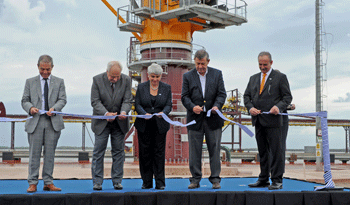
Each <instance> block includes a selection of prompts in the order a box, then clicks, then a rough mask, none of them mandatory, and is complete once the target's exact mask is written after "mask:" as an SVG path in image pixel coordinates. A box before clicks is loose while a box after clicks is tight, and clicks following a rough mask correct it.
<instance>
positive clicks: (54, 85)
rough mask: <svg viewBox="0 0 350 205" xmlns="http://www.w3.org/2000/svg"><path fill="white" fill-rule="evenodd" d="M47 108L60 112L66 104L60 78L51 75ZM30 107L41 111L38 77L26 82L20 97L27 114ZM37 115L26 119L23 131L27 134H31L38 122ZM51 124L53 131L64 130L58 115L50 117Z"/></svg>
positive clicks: (63, 87) (40, 92)
mask: <svg viewBox="0 0 350 205" xmlns="http://www.w3.org/2000/svg"><path fill="white" fill-rule="evenodd" d="M48 101H49V108H54V109H55V111H58V112H61V111H62V108H63V107H64V106H65V105H66V103H67V97H66V89H65V86H64V81H63V79H61V78H58V77H55V76H53V75H51V79H50V85H49V99H48ZM31 107H35V108H38V109H41V107H42V90H41V82H40V75H38V76H35V77H33V78H29V79H27V80H26V84H25V87H24V92H23V97H22V108H23V109H24V110H25V111H26V112H27V113H28V114H29V115H31V114H30V112H29V110H30V108H31ZM39 117H40V115H39V114H35V115H34V116H33V118H31V119H28V120H27V121H26V124H25V131H26V132H27V133H33V132H34V130H35V128H36V126H37V124H38V121H39ZM51 123H52V126H53V129H54V130H55V131H60V130H62V129H64V124H63V118H62V116H60V115H53V116H51Z"/></svg>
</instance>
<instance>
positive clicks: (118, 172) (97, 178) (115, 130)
mask: <svg viewBox="0 0 350 205" xmlns="http://www.w3.org/2000/svg"><path fill="white" fill-rule="evenodd" d="M109 136H111V146H112V151H111V152H112V159H113V163H112V169H111V177H112V182H113V184H116V183H121V182H122V179H123V173H124V170H123V168H124V159H125V152H124V146H125V143H124V137H125V134H124V133H123V132H122V131H121V129H120V127H119V125H118V122H117V121H116V120H115V121H113V122H109V123H108V124H107V126H106V128H105V129H104V130H103V132H102V133H101V134H100V135H96V134H95V145H94V151H93V155H92V163H91V173H92V181H93V183H94V184H102V183H103V176H104V173H103V171H104V166H103V165H104V156H105V152H106V148H107V143H108V138H109Z"/></svg>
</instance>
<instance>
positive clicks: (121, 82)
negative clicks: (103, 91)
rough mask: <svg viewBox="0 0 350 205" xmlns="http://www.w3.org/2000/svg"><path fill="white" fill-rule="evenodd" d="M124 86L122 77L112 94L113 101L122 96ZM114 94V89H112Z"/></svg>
mask: <svg viewBox="0 0 350 205" xmlns="http://www.w3.org/2000/svg"><path fill="white" fill-rule="evenodd" d="M122 85H123V78H122V77H121V78H120V79H119V80H118V81H117V82H116V83H115V84H114V92H113V93H112V96H113V99H115V98H117V97H118V96H120V95H121V93H122V89H123V87H124V86H122ZM111 92H112V88H111Z"/></svg>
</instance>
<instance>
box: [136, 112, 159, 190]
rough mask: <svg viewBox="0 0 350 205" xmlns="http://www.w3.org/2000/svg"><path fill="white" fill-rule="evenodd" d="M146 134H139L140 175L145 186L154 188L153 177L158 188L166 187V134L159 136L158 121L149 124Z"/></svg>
mask: <svg viewBox="0 0 350 205" xmlns="http://www.w3.org/2000/svg"><path fill="white" fill-rule="evenodd" d="M146 123H147V126H146V130H145V132H137V135H138V140H139V152H140V156H139V159H140V162H139V165H140V174H141V178H142V181H143V185H144V186H145V187H147V188H152V187H153V175H154V178H155V181H156V187H158V188H160V187H162V186H165V171H164V168H165V142H166V133H163V134H159V132H158V128H157V125H156V121H155V120H154V119H150V120H148V121H147V122H146Z"/></svg>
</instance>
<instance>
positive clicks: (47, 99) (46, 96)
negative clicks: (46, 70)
mask: <svg viewBox="0 0 350 205" xmlns="http://www.w3.org/2000/svg"><path fill="white" fill-rule="evenodd" d="M44 80H45V85H44V99H45V110H46V111H49V85H48V84H47V78H44Z"/></svg>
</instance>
